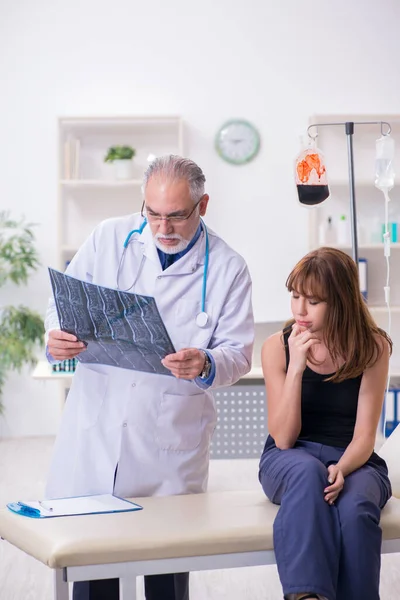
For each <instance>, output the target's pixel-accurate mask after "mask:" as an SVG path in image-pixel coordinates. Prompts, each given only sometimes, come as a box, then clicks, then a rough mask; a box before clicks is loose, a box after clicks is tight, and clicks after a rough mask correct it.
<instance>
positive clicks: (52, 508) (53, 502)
mask: <svg viewBox="0 0 400 600" xmlns="http://www.w3.org/2000/svg"><path fill="white" fill-rule="evenodd" d="M7 508H8V509H9V510H11V511H12V512H14V513H16V514H18V515H22V516H23V517H30V518H33V519H50V518H54V517H70V516H71V517H72V516H77V515H101V514H107V513H118V512H132V511H136V510H142V509H143V506H140V505H139V504H135V503H134V502H131V501H130V500H125V499H124V498H119V497H118V496H114V495H113V494H98V495H92V496H77V497H74V498H55V499H50V500H36V501H32V502H10V503H8V504H7Z"/></svg>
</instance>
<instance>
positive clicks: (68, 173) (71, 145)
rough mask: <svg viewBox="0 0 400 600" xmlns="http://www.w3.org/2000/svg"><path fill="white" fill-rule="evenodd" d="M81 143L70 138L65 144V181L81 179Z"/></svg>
mask: <svg viewBox="0 0 400 600" xmlns="http://www.w3.org/2000/svg"><path fill="white" fill-rule="evenodd" d="M80 150H81V142H80V140H78V139H77V138H73V137H72V136H68V138H67V139H66V141H65V142H64V179H79V176H80Z"/></svg>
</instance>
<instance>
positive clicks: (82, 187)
mask: <svg viewBox="0 0 400 600" xmlns="http://www.w3.org/2000/svg"><path fill="white" fill-rule="evenodd" d="M58 131H59V135H58V148H59V149H58V155H59V178H58V181H59V185H58V189H59V193H58V244H59V245H58V252H57V257H56V260H57V262H56V264H54V265H52V266H54V267H56V268H58V269H60V270H64V269H65V266H66V264H67V262H68V261H70V260H71V259H72V257H73V255H74V254H75V252H76V251H77V249H78V248H79V246H80V245H81V244H82V242H83V241H84V240H85V239H86V237H87V236H88V235H89V234H90V232H91V231H92V230H93V228H94V227H95V226H96V225H97V224H98V223H99V222H100V221H102V220H103V219H107V218H110V217H115V216H121V215H124V214H129V213H132V212H136V211H139V210H140V208H141V204H142V191H141V186H142V178H143V173H144V171H145V170H146V168H147V166H148V164H149V163H148V157H149V155H151V154H153V155H155V156H161V155H164V154H170V153H172V154H180V155H183V154H184V147H183V146H184V144H183V137H184V136H183V121H182V119H181V117H179V116H154V117H153V116H143V117H140V116H132V117H63V118H60V119H59V123H58ZM117 145H121V146H125V145H129V146H132V147H133V148H134V149H135V151H136V154H135V156H134V158H133V161H132V179H127V180H121V179H116V177H115V171H114V165H113V164H111V163H105V162H104V157H105V155H106V153H107V150H108V148H109V147H110V146H117Z"/></svg>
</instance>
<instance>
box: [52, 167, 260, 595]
mask: <svg viewBox="0 0 400 600" xmlns="http://www.w3.org/2000/svg"><path fill="white" fill-rule="evenodd" d="M204 183H205V177H204V175H203V172H202V170H201V169H200V168H199V167H198V166H197V165H196V164H195V163H194V162H192V161H191V160H188V159H185V158H181V157H179V156H174V155H170V156H165V157H161V158H158V159H156V160H155V161H153V162H152V163H151V164H150V166H149V167H148V169H147V171H146V173H145V176H144V185H143V190H144V203H143V209H142V213H139V214H133V215H130V216H127V217H121V218H114V219H109V220H107V221H103V222H102V223H100V224H99V225H98V226H97V227H96V229H95V230H94V231H93V233H92V234H91V235H90V237H89V238H88V239H87V240H86V242H85V243H84V244H83V246H82V247H81V248H80V250H79V251H78V253H77V254H76V256H75V257H74V259H73V260H72V261H71V263H70V265H69V266H68V268H67V271H66V272H67V273H68V274H69V275H72V276H73V277H76V278H78V279H81V280H84V281H89V282H92V283H94V284H98V285H102V286H107V287H111V288H118V289H120V290H128V291H130V292H134V293H138V294H144V295H147V296H153V297H154V298H155V300H156V303H157V306H158V309H159V312H160V315H161V317H162V319H163V321H164V323H165V326H166V328H167V331H168V333H169V335H170V338H171V341H172V343H173V345H174V347H175V349H176V353H175V354H171V355H169V356H166V357H165V358H164V359H163V361H162V363H163V365H164V366H165V367H166V368H167V369H168V370H169V371H170V372H171V374H172V376H168V375H159V374H151V373H144V372H138V371H132V370H128V369H122V368H118V367H111V366H105V365H104V366H103V365H93V364H82V363H81V364H79V365H78V368H77V370H76V373H75V375H74V378H73V383H72V387H71V390H70V392H69V394H68V399H67V402H66V406H65V410H64V415H63V419H62V423H61V429H60V432H59V435H58V438H57V441H56V445H55V450H54V457H53V461H52V465H51V469H50V476H49V480H48V486H47V492H46V495H47V497H49V498H50V497H66V496H77V495H84V494H101V493H108V492H109V493H111V492H114V493H115V494H116V495H118V496H124V497H140V496H152V495H170V494H189V493H199V492H204V491H205V490H206V487H207V478H208V463H209V447H210V440H211V436H212V434H213V431H214V428H215V424H216V420H217V417H216V409H215V405H214V400H213V396H212V393H211V391H210V390H211V389H212V388H216V387H219V386H227V385H231V384H233V383H235V382H236V381H237V380H238V379H239V378H240V377H242V376H243V375H245V374H246V373H247V372H248V371H249V370H250V367H251V356H252V346H253V336H254V325H253V315H252V307H251V279H250V275H249V272H248V269H247V266H246V264H245V261H244V260H243V258H242V257H241V256H239V255H238V254H237V253H236V252H235V251H234V250H232V249H231V248H230V247H229V246H228V245H227V244H226V243H225V242H224V241H223V240H222V239H221V238H220V237H218V235H216V234H215V233H214V232H213V231H211V230H210V229H207V228H206V226H205V225H204V223H203V221H202V220H201V216H204V215H205V213H206V210H207V204H208V200H209V197H208V195H207V194H205V192H204ZM145 220H146V224H145V225H144V226H143V224H144V221H145ZM138 230H139V231H138ZM132 231H136V232H135V233H134V234H132V235H131V237H130V239H129V243H128V244H127V246H126V250H125V252H124V242H125V241H126V239H127V236H128V234H129V233H130V232H132ZM207 247H208V248H207ZM207 263H208V264H207ZM205 267H207V269H206V277H204V272H205ZM205 284H206V285H205ZM204 292H205V303H203V301H202V298H203V295H204ZM46 331H47V336H48V341H47V351H48V354H49V355H50V359H51V358H52V359H54V360H64V359H67V358H72V357H74V356H77V355H79V353H80V352H84V351H85V347H84V345H83V344H82V343H81V342H79V341H77V339H76V338H75V336H73V335H71V334H68V333H65V332H62V331H60V329H59V323H58V319H57V314H56V310H55V307H54V301H50V305H49V310H48V314H47V318H46ZM145 592H146V599H147V600H187V598H188V597H189V595H188V574H186V573H184V574H177V575H155V576H149V577H146V578H145ZM103 598H107V600H116V599H117V598H118V580H108V581H104V580H103V581H99V582H83V583H80V584H75V586H74V600H100V599H101V600H102V599H103Z"/></svg>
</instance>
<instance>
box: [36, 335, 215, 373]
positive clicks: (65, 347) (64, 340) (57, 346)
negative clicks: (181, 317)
mask: <svg viewBox="0 0 400 600" xmlns="http://www.w3.org/2000/svg"><path fill="white" fill-rule="evenodd" d="M47 349H48V352H49V354H50V355H51V356H52V357H53V358H54V359H56V360H66V359H68V358H75V357H76V356H78V355H79V354H80V353H81V352H84V351H85V350H86V345H85V344H84V343H83V342H80V341H79V340H78V339H77V338H76V336H74V335H73V334H71V333H67V332H66V331H61V330H59V329H52V330H51V331H50V332H49V337H48V342H47ZM161 362H162V364H163V365H164V367H166V368H167V369H169V370H170V371H171V373H172V374H173V375H175V377H177V378H178V379H179V378H181V379H195V378H196V377H197V376H198V375H200V373H202V372H203V370H204V364H205V362H206V355H205V353H204V352H202V351H200V350H198V349H197V348H184V349H182V350H180V351H179V352H176V353H175V354H170V355H168V356H166V357H165V358H164V360H162V361H161Z"/></svg>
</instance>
